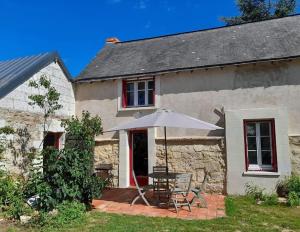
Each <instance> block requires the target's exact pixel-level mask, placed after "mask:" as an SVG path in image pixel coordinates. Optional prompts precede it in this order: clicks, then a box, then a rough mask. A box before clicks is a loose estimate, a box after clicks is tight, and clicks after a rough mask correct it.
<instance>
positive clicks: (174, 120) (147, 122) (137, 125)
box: [108, 109, 223, 131]
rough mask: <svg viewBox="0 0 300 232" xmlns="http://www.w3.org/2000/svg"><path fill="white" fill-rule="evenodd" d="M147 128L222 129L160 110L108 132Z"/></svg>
mask: <svg viewBox="0 0 300 232" xmlns="http://www.w3.org/2000/svg"><path fill="white" fill-rule="evenodd" d="M149 127H175V128H176V127H177V128H190V129H201V130H217V129H223V128H221V127H218V126H216V125H213V124H211V123H208V122H204V121H201V120H199V119H196V118H192V117H190V116H187V115H185V114H180V113H176V112H174V111H172V110H167V109H161V110H158V111H156V112H154V113H152V114H149V115H146V116H144V117H141V118H138V119H135V120H133V121H132V122H129V123H125V124H121V125H119V126H117V127H114V128H111V129H109V130H108V131H118V130H130V129H141V128H149Z"/></svg>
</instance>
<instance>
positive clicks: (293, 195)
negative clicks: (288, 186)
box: [288, 191, 300, 206]
mask: <svg viewBox="0 0 300 232" xmlns="http://www.w3.org/2000/svg"><path fill="white" fill-rule="evenodd" d="M288 204H289V205H290V206H298V205H300V197H299V195H298V193H297V192H295V191H291V192H289V194H288Z"/></svg>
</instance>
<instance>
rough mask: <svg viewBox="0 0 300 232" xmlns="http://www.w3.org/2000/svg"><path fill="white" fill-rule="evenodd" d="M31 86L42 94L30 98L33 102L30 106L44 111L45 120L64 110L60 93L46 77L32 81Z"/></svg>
mask: <svg viewBox="0 0 300 232" xmlns="http://www.w3.org/2000/svg"><path fill="white" fill-rule="evenodd" d="M29 86H30V87H32V88H35V89H37V90H39V92H40V93H39V94H35V95H30V96H29V97H28V98H29V99H30V100H31V102H29V105H31V106H38V107H39V108H41V109H43V113H44V116H45V118H48V117H49V116H51V115H52V114H54V113H55V111H57V110H59V109H61V108H62V105H60V104H59V97H60V93H59V92H57V90H56V89H55V88H54V87H53V86H52V85H51V80H50V79H49V78H48V77H47V76H46V75H42V76H41V77H40V79H39V80H38V81H35V80H32V81H30V82H29Z"/></svg>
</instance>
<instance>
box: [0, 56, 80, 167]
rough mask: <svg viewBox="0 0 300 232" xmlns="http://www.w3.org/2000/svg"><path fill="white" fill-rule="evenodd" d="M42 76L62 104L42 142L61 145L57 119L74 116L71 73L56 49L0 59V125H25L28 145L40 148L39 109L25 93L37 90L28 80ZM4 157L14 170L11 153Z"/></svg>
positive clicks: (61, 139) (62, 141)
mask: <svg viewBox="0 0 300 232" xmlns="http://www.w3.org/2000/svg"><path fill="white" fill-rule="evenodd" d="M42 75H45V76H46V77H47V78H49V79H50V80H51V82H52V85H53V86H54V87H55V88H56V90H57V91H58V92H59V93H60V94H61V95H60V104H61V105H63V108H61V109H60V110H59V111H58V112H56V114H55V116H54V117H53V118H52V119H51V122H50V123H49V125H48V126H49V128H48V130H49V132H48V134H47V135H45V136H46V137H45V141H44V145H45V143H46V144H47V145H52V146H56V147H58V148H61V147H62V146H63V144H64V134H63V132H64V129H63V128H62V127H61V126H60V123H61V119H63V118H67V117H70V116H71V115H74V113H75V98H74V92H73V86H72V82H71V76H70V74H69V72H68V70H67V68H66V67H65V65H64V63H63V61H62V60H61V58H60V57H59V55H58V54H57V53H56V52H48V53H43V54H40V55H35V56H27V57H22V58H18V59H13V60H7V61H0V128H1V127H3V126H12V127H13V128H15V129H17V128H26V130H27V132H28V134H29V135H30V142H29V144H28V146H29V147H33V148H36V149H40V148H41V143H42V140H43V138H44V134H43V123H42V121H43V118H42V112H41V110H40V109H39V108H37V107H33V106H30V105H29V104H28V103H29V99H28V96H30V95H32V94H37V93H38V92H37V90H36V89H34V88H32V87H29V86H28V84H29V81H31V80H38V79H39V78H40V77H41V76H42ZM14 136H15V135H14ZM10 139H12V140H13V139H14V138H10ZM42 145H43V144H42ZM5 158H6V160H5V165H6V168H8V169H9V170H10V171H12V172H18V171H19V170H18V167H17V166H16V165H15V164H14V163H15V162H14V157H13V156H12V154H10V153H9V152H7V153H6V157H5ZM19 162H22V161H21V160H19Z"/></svg>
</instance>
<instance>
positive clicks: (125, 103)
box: [122, 78, 155, 108]
mask: <svg viewBox="0 0 300 232" xmlns="http://www.w3.org/2000/svg"><path fill="white" fill-rule="evenodd" d="M151 80H152V81H153V92H152V100H153V104H151V105H149V104H148V105H144V106H141V105H139V106H133V107H147V106H154V105H155V79H154V78H151V79H142V80H125V79H124V80H122V107H123V108H128V107H129V106H127V91H126V85H127V83H128V82H131V83H132V82H140V81H151ZM146 94H147V93H146ZM130 107H132V106H130Z"/></svg>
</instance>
